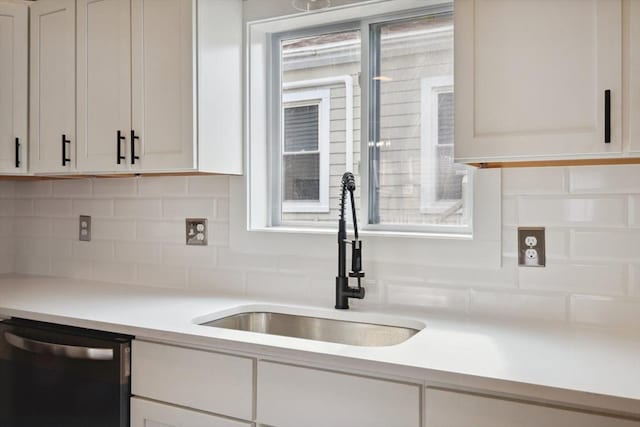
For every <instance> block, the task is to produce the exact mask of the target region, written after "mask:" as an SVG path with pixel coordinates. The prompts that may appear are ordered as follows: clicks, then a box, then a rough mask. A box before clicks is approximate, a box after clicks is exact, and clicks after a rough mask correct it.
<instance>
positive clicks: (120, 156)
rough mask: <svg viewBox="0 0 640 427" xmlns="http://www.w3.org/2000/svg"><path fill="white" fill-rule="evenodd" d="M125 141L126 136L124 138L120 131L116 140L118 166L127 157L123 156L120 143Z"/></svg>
mask: <svg viewBox="0 0 640 427" xmlns="http://www.w3.org/2000/svg"><path fill="white" fill-rule="evenodd" d="M124 139H126V138H125V137H124V136H122V132H120V131H118V135H117V138H116V149H117V152H118V155H117V157H116V161H117V162H118V164H120V163H121V161H122V160H124V159H125V156H123V155H122V143H121V142H120V141H123V140H124Z"/></svg>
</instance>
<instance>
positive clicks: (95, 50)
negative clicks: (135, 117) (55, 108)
mask: <svg viewBox="0 0 640 427" xmlns="http://www.w3.org/2000/svg"><path fill="white" fill-rule="evenodd" d="M77 6H78V19H77V38H78V45H77V58H78V65H77V69H78V86H77V88H78V99H77V108H78V135H77V138H78V142H77V145H78V169H79V170H82V171H85V172H95V171H97V172H100V171H126V170H128V163H127V156H126V153H127V152H128V150H129V148H128V144H127V141H128V140H129V134H130V131H131V2H130V0H78V3H77Z"/></svg>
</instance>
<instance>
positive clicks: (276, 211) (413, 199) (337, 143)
mask: <svg viewBox="0 0 640 427" xmlns="http://www.w3.org/2000/svg"><path fill="white" fill-rule="evenodd" d="M339 27H340V29H337V28H331V27H329V28H321V29H316V30H314V29H305V30H303V31H301V32H300V33H296V32H294V33H288V34H280V35H276V36H275V38H274V40H275V41H276V43H274V44H273V46H274V47H275V49H273V53H272V54H273V55H277V57H276V58H273V59H274V60H273V61H272V63H273V64H274V66H275V68H274V71H275V73H274V75H276V76H277V77H276V78H275V79H274V81H275V84H276V88H275V89H276V90H275V91H274V92H273V93H274V94H280V96H279V100H280V101H279V102H280V107H281V108H279V109H278V110H279V111H280V112H281V114H280V118H274V120H272V121H271V123H272V126H277V129H272V132H271V134H272V135H274V137H273V138H272V139H274V140H277V141H281V143H280V144H274V143H273V142H272V144H271V145H270V146H271V147H272V148H271V150H278V153H272V155H271V158H272V159H273V165H272V171H275V172H276V173H274V174H273V175H272V189H273V190H274V191H272V192H271V193H272V197H271V198H270V202H271V204H272V209H271V212H272V218H273V221H272V222H273V223H272V224H271V225H274V226H278V225H285V226H292V225H293V226H298V225H302V226H308V225H314V226H322V225H327V224H330V225H331V226H333V225H334V223H335V221H336V220H337V218H338V212H339V196H340V178H341V176H342V174H343V173H344V172H345V171H347V170H349V171H352V172H353V173H354V174H355V176H356V181H357V184H358V191H357V194H356V203H357V208H358V209H357V213H358V217H359V218H358V219H359V221H360V223H363V222H364V226H363V228H364V229H367V228H368V229H374V230H375V229H378V230H386V231H389V230H390V231H426V232H440V231H442V232H446V233H451V232H458V233H470V231H471V215H470V208H471V194H472V189H471V186H472V174H471V173H470V170H469V169H468V168H467V167H466V166H463V165H457V164H455V163H454V162H453V147H454V143H455V141H454V133H453V130H454V128H453V125H454V116H453V113H454V104H453V101H454V87H453V15H452V12H451V11H450V10H442V9H439V10H437V11H434V12H432V13H431V12H426V13H422V14H418V15H416V16H410V17H406V16H403V17H401V18H395V17H393V16H390V17H388V18H385V19H377V20H375V21H371V22H367V21H361V22H354V23H352V24H341V25H340V26H339ZM365 29H366V30H367V31H365ZM367 48H368V49H367ZM361 85H362V86H361ZM361 111H362V113H361ZM362 141H366V142H365V143H363V142H362ZM273 177H275V180H273ZM363 187H364V188H363Z"/></svg>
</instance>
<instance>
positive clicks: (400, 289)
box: [386, 282, 469, 313]
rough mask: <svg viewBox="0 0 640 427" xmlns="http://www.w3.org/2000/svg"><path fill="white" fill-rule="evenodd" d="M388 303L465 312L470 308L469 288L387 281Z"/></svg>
mask: <svg viewBox="0 0 640 427" xmlns="http://www.w3.org/2000/svg"><path fill="white" fill-rule="evenodd" d="M386 289H387V303H388V304H392V305H411V306H418V307H423V308H428V309H432V310H443V311H454V312H461V313H464V312H466V311H467V309H468V304H469V290H467V289H452V288H446V287H433V286H425V285H421V284H416V283H413V284H412V283H410V282H409V283H387V285H386Z"/></svg>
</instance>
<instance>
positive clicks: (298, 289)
mask: <svg viewBox="0 0 640 427" xmlns="http://www.w3.org/2000/svg"><path fill="white" fill-rule="evenodd" d="M309 288H310V284H309V278H308V277H307V276H304V275H291V274H282V273H268V272H258V271H249V272H248V273H247V294H248V295H251V296H257V297H265V298H278V299H279V300H286V301H295V300H298V301H300V300H303V301H304V300H308V297H309Z"/></svg>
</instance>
